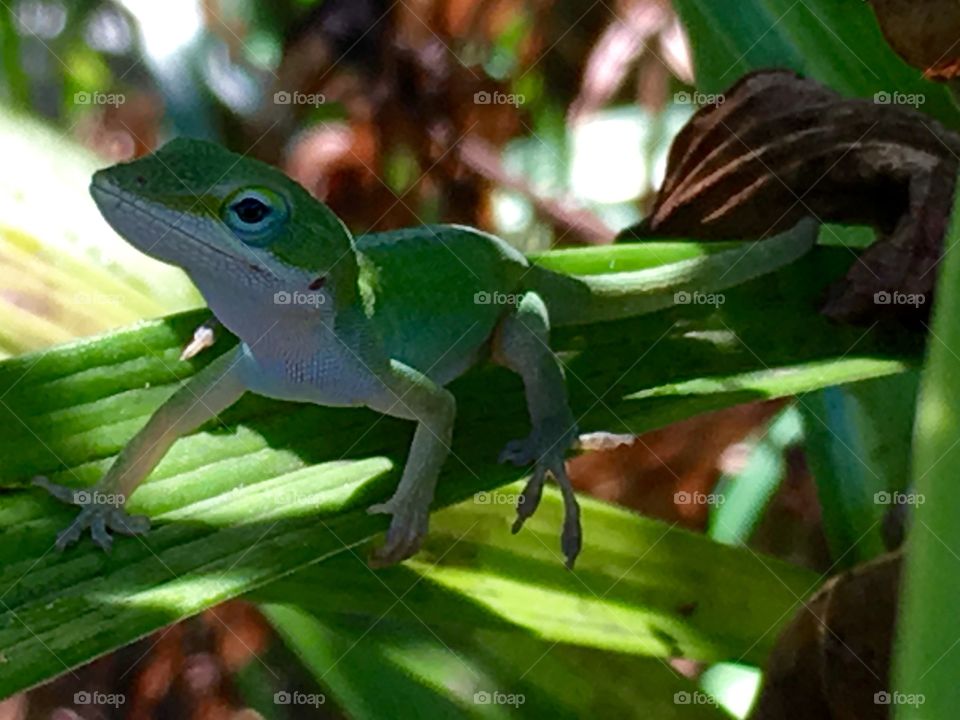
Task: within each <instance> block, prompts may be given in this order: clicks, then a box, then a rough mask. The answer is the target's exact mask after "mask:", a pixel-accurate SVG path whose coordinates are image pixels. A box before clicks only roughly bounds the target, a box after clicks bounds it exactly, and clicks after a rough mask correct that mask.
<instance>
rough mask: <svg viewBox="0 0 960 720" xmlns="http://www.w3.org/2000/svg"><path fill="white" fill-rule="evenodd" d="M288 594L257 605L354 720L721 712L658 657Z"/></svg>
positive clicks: (680, 716) (686, 719)
mask: <svg viewBox="0 0 960 720" xmlns="http://www.w3.org/2000/svg"><path fill="white" fill-rule="evenodd" d="M295 599H296V601H297V602H298V604H297V605H291V604H269V605H265V606H262V607H263V610H264V612H265V613H266V615H267V617H268V618H269V619H270V620H271V622H272V623H273V625H274V626H275V627H276V628H277V630H278V631H279V633H280V634H281V636H282V637H283V638H284V640H285V641H286V642H287V643H288V644H289V646H290V647H291V648H292V649H293V650H294V651H295V652H296V653H297V654H298V655H299V656H300V658H301V660H302V661H303V663H304V665H305V666H306V667H307V668H308V669H309V670H311V671H312V672H313V674H314V676H315V677H316V679H317V680H318V681H320V682H322V683H323V684H324V686H325V687H327V688H329V690H330V692H331V693H332V694H333V695H334V697H335V698H336V700H338V701H339V702H340V704H341V705H342V706H343V707H348V708H350V716H351V717H353V718H357V719H358V720H361V719H362V720H373V719H375V718H420V717H429V718H508V717H522V718H542V717H561V718H579V717H589V716H594V715H603V716H610V717H624V718H649V717H656V718H658V719H663V720H673V719H676V720H693V719H697V718H699V719H703V720H707V719H712V720H721V719H722V718H728V717H729V716H728V715H726V714H725V713H723V712H721V711H720V710H718V709H717V708H716V707H715V706H714V705H709V704H704V703H703V702H702V700H701V702H700V703H698V704H691V703H689V702H685V700H686V699H689V698H691V697H693V694H694V693H695V692H696V688H695V687H694V686H693V685H692V683H690V681H688V680H686V679H685V678H683V677H682V676H680V675H678V674H677V673H676V672H674V671H673V670H671V669H670V666H669V665H667V664H666V663H665V662H663V661H660V660H654V659H651V658H643V657H633V656H627V655H618V654H613V653H601V652H598V651H595V650H589V649H585V648H577V647H572V646H569V645H559V644H556V643H549V642H546V641H544V640H541V639H538V638H536V637H534V636H532V635H530V634H528V633H521V632H502V631H501V632H498V631H491V630H484V629H471V628H469V626H466V625H461V626H459V627H456V628H452V627H450V626H440V627H435V626H434V624H433V621H434V618H432V617H424V618H421V617H417V616H415V615H414V614H413V613H412V612H410V611H409V610H406V609H404V608H403V607H402V606H401V607H400V610H399V611H398V612H397V613H394V615H396V616H397V617H394V616H390V617H386V618H380V619H376V618H375V619H373V620H370V619H366V618H364V619H360V618H358V617H354V616H342V615H338V614H327V613H323V612H314V611H313V610H312V605H311V603H310V602H309V599H308V598H304V597H302V596H295ZM304 608H311V609H310V610H305V609H304ZM451 609H455V607H454V608H451ZM699 697H700V698H705V697H706V695H705V694H704V693H699ZM291 717H295V716H291Z"/></svg>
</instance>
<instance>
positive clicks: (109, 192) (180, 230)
mask: <svg viewBox="0 0 960 720" xmlns="http://www.w3.org/2000/svg"><path fill="white" fill-rule="evenodd" d="M98 175H99V173H97V174H96V175H94V177H93V181H92V182H91V183H90V194H91V195H92V196H93V199H94V202H96V204H97V207H98V208H99V209H100V213H101V214H102V215H103V216H104V218H105V219H106V220H107V222H108V223H109V224H110V226H111V227H113V228H114V230H116V231H117V232H119V233H120V234H121V235H123V237H124V238H126V240H127V241H128V242H130V243H131V244H133V245H134V246H136V247H137V248H138V249H140V250H141V251H142V252H145V253H147V254H150V249H152V248H153V246H154V245H157V244H158V243H159V242H160V240H162V239H163V237H164V235H166V234H167V233H169V232H173V231H176V233H177V234H178V235H181V236H183V237H186V238H188V239H189V240H190V242H193V243H196V244H197V245H199V246H201V247H203V248H204V250H206V251H208V252H211V253H214V254H216V255H220V256H222V257H225V258H228V259H229V260H231V261H232V262H240V263H244V264H245V265H246V266H247V268H249V269H250V270H252V271H254V272H257V273H264V274H266V272H267V270H266V269H265V268H264V267H262V266H261V265H259V264H257V263H255V262H253V261H252V260H251V259H249V258H241V257H238V256H237V255H235V254H233V253H229V252H227V251H225V250H223V249H222V248H219V247H217V246H216V245H212V244H211V243H209V242H207V241H205V240H203V239H201V238H199V237H197V236H196V235H195V234H193V233H191V232H189V231H188V230H187V229H186V228H184V227H177V226H176V225H175V224H173V225H171V223H170V220H169V218H165V217H161V216H160V215H159V214H157V213H155V212H153V211H152V210H151V208H150V206H149V205H147V204H146V203H142V202H139V201H137V200H136V199H135V198H131V197H130V194H129V193H126V192H124V191H123V190H120V189H119V188H117V187H116V186H115V185H113V184H112V183H111V182H110V181H109V180H104V179H102V178H100V177H98ZM121 208H123V209H124V211H126V212H128V213H130V214H135V215H139V216H141V217H144V218H146V219H148V220H150V221H151V222H155V223H157V224H158V225H160V226H167V230H166V232H165V233H164V235H161V237H160V238H159V239H158V240H156V241H155V242H154V243H153V244H152V245H150V246H149V247H147V248H144V247H141V244H140V243H139V242H136V241H135V239H133V238H130V237H128V236H127V234H125V233H123V232H120V229H119V228H118V227H117V226H116V224H115V219H114V211H116V210H119V209H121Z"/></svg>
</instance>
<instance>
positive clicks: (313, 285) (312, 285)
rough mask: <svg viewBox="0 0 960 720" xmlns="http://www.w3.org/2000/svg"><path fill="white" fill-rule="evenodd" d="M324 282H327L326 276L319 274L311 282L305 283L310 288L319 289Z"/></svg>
mask: <svg viewBox="0 0 960 720" xmlns="http://www.w3.org/2000/svg"><path fill="white" fill-rule="evenodd" d="M326 282H327V278H326V277H324V276H323V275H321V276H320V277H318V278H316V279H315V280H314V281H313V282H312V283H310V284H309V285H307V287H308V288H309V289H310V290H319V289H320V288H322V287H323V286H324V285H325V284H326Z"/></svg>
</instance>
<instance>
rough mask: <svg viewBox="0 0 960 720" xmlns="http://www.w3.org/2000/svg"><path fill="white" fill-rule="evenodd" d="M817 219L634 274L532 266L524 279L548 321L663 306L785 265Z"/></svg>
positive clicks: (810, 242) (570, 321)
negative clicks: (568, 271) (567, 271)
mask: <svg viewBox="0 0 960 720" xmlns="http://www.w3.org/2000/svg"><path fill="white" fill-rule="evenodd" d="M819 228H820V226H819V223H817V222H816V221H815V220H814V219H813V218H804V219H803V220H801V221H800V222H799V223H797V224H796V225H794V226H793V227H792V228H791V229H790V230H787V231H786V232H784V233H781V234H780V235H776V236H774V237H772V238H769V239H767V240H762V241H757V242H755V243H743V244H742V245H739V246H738V247H735V248H731V249H725V250H720V251H717V252H712V253H709V254H707V255H704V256H702V257H698V258H691V259H688V260H681V261H678V262H675V263H670V264H667V265H661V266H658V267H653V268H646V269H644V270H637V271H632V272H620V273H609V274H603V275H564V274H562V273H557V272H553V271H551V270H547V269H546V268H542V267H537V266H533V267H532V268H531V269H530V271H529V273H528V274H527V276H526V278H525V280H524V286H525V289H527V290H533V291H535V292H536V293H537V294H539V295H540V296H541V297H542V298H543V300H544V302H545V303H546V306H547V308H548V309H549V312H550V324H551V325H553V326H561V325H583V324H587V323H593V322H601V321H604V320H618V319H621V318H626V317H633V316H635V315H646V314H647V313H651V312H655V311H657V310H663V309H665V308H668V307H672V306H673V305H675V304H678V303H680V302H683V300H682V297H678V295H680V294H682V293H687V294H689V293H694V292H699V293H715V292H719V291H721V290H725V289H727V288H731V287H735V286H737V285H740V284H742V283H744V282H747V281H748V280H752V279H753V278H756V277H760V276H761V275H766V274H767V273H770V272H773V271H775V270H778V269H780V268H781V267H783V266H784V265H789V264H790V263H792V262H793V261H794V260H797V259H798V258H800V257H801V256H803V255H805V254H806V253H807V252H808V251H809V250H810V249H811V248H812V247H813V246H814V245H815V244H816V242H817V235H818V232H819Z"/></svg>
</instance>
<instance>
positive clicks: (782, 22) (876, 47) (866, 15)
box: [674, 0, 960, 127]
mask: <svg viewBox="0 0 960 720" xmlns="http://www.w3.org/2000/svg"><path fill="white" fill-rule="evenodd" d="M674 7H675V8H676V9H677V12H678V13H679V14H680V17H681V19H682V20H683V23H684V25H686V27H687V32H688V34H689V36H690V40H691V43H692V44H693V50H694V60H695V64H696V70H697V85H698V86H699V87H700V89H701V90H703V91H704V92H707V93H720V92H723V91H724V90H725V89H726V88H728V87H730V86H731V85H732V84H733V83H734V82H736V80H737V79H738V78H739V77H740V76H741V75H743V74H745V73H747V72H750V71H752V70H759V69H761V68H769V67H788V68H792V69H793V70H796V71H797V72H799V73H801V74H803V75H806V76H809V77H814V78H816V79H818V80H820V81H821V82H823V83H826V84H827V85H830V86H831V87H833V88H834V89H836V90H838V91H839V92H841V93H844V94H846V95H856V96H860V97H873V96H874V95H875V94H876V93H879V92H887V93H892V92H894V91H899V92H902V93H905V94H917V95H920V96H922V97H923V98H924V103H923V105H922V106H921V107H920V109H921V110H923V111H924V112H926V113H929V114H930V115H932V116H933V117H935V118H937V119H938V120H940V121H941V122H944V123H946V124H947V125H949V126H951V127H960V110H958V108H957V106H956V105H955V104H954V103H953V101H952V100H951V98H950V95H949V93H948V92H947V90H946V89H945V87H944V86H943V85H939V84H937V83H933V82H928V81H926V80H924V79H923V78H922V76H921V74H920V73H919V72H918V71H917V70H915V69H914V68H912V67H910V66H909V65H907V63H905V62H904V61H903V60H901V59H900V58H899V57H898V56H897V54H896V53H894V52H893V50H891V49H890V46H889V45H888V44H887V42H886V40H885V39H884V37H883V35H882V33H881V32H880V27H879V25H878V24H877V21H876V18H875V17H874V15H873V11H872V10H871V9H870V6H869V3H857V2H837V1H836V0H803V2H795V0H738V2H735V3H734V2H720V1H719V0H675V1H674Z"/></svg>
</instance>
